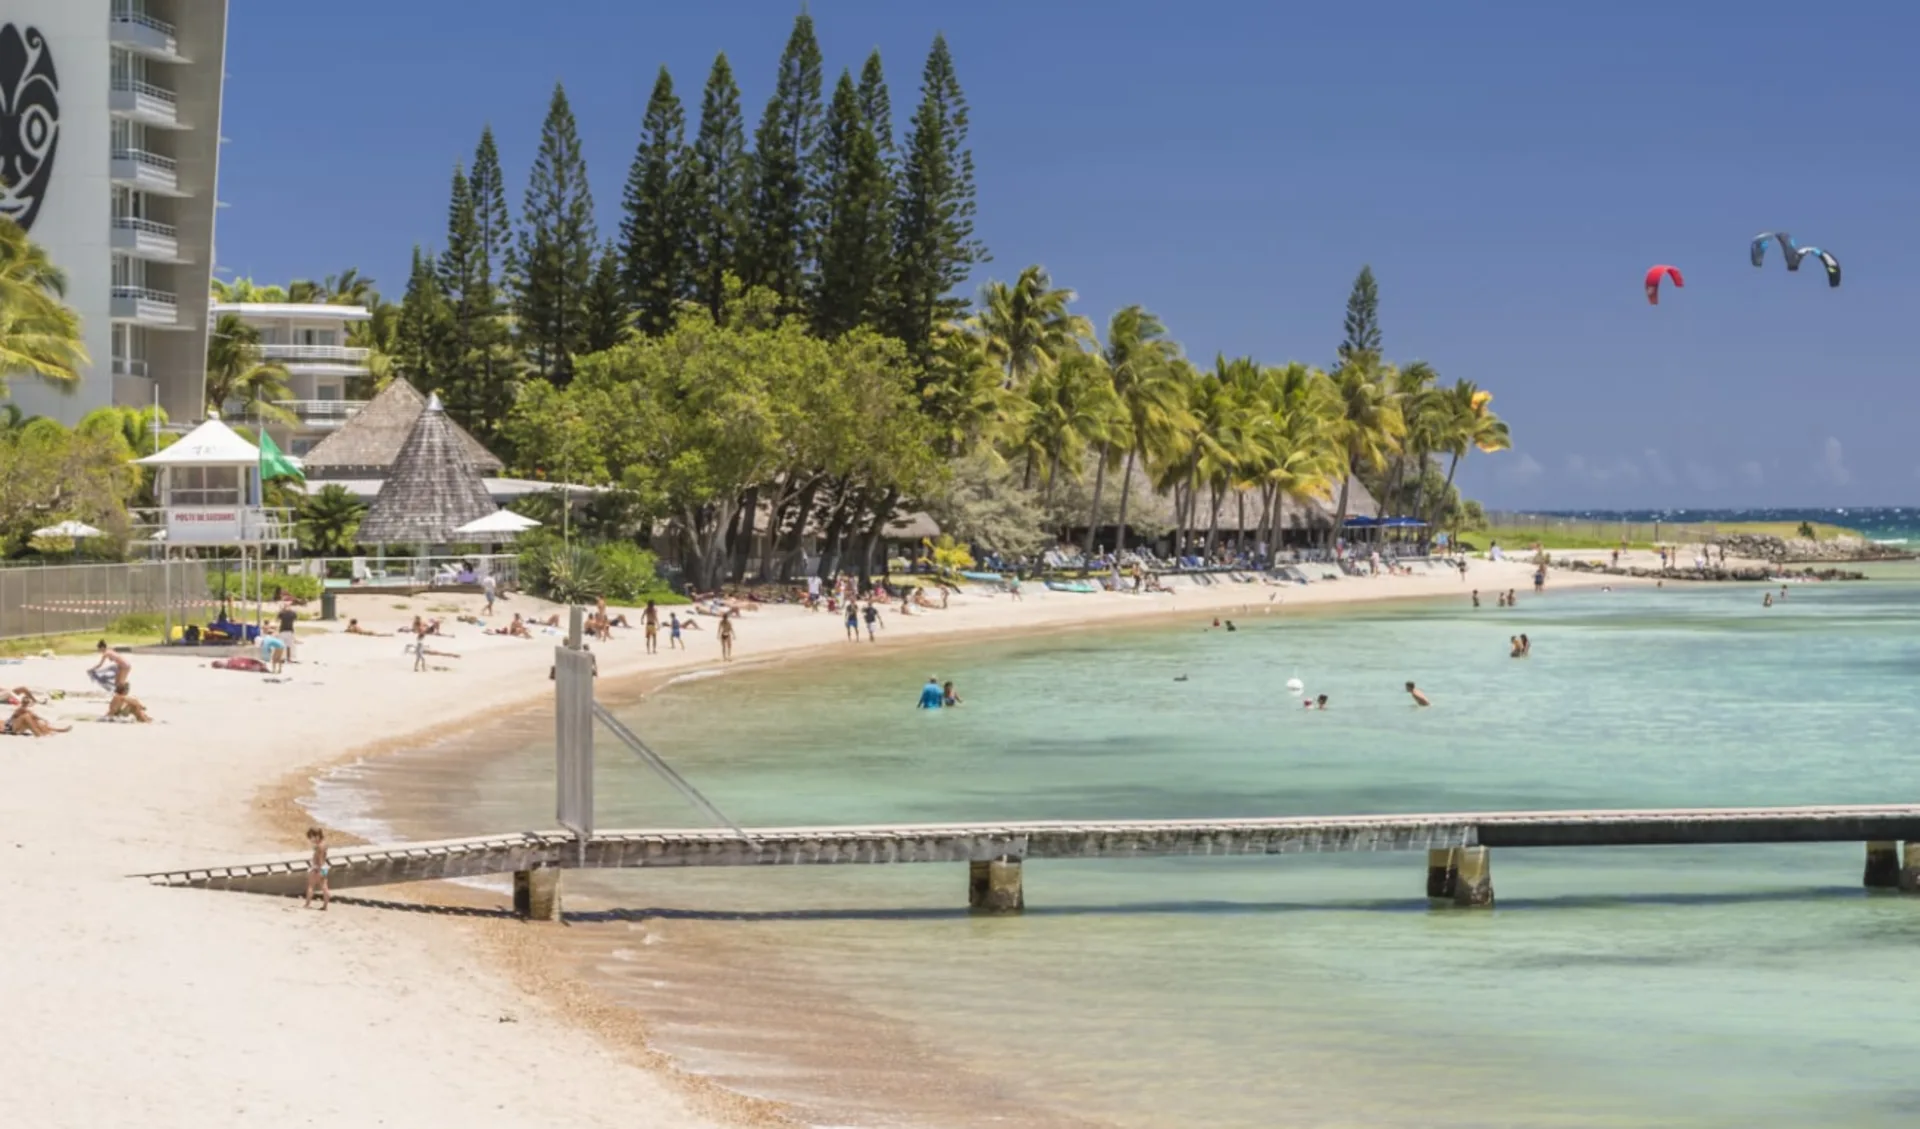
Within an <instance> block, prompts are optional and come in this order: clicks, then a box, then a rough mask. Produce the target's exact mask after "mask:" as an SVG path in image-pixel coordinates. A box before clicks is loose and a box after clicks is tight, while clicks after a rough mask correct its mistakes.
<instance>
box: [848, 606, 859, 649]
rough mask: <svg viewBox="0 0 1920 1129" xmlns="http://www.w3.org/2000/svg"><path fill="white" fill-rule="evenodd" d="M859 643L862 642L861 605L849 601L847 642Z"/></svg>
mask: <svg viewBox="0 0 1920 1129" xmlns="http://www.w3.org/2000/svg"><path fill="white" fill-rule="evenodd" d="M859 641H860V605H858V604H855V603H852V602H851V601H849V602H848V604H847V642H849V643H858V642H859Z"/></svg>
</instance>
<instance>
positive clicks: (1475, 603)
mask: <svg viewBox="0 0 1920 1129" xmlns="http://www.w3.org/2000/svg"><path fill="white" fill-rule="evenodd" d="M1473 606H1474V607H1476V608H1477V607H1479V606H1480V589H1478V588H1475V589H1474V590H1473Z"/></svg>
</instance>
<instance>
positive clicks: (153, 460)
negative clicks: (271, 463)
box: [135, 415, 260, 466]
mask: <svg viewBox="0 0 1920 1129" xmlns="http://www.w3.org/2000/svg"><path fill="white" fill-rule="evenodd" d="M135 461H136V462H138V463H139V464H140V465H141V466H252V465H254V464H255V463H258V462H259V461H260V448H258V447H256V446H254V445H253V444H251V443H249V442H247V441H246V440H245V439H242V438H240V436H239V434H238V433H237V432H235V431H234V430H233V428H231V427H228V426H227V425H226V424H224V423H221V422H220V417H219V416H218V415H209V416H208V417H207V422H205V423H203V424H201V425H200V426H199V427H196V428H194V429H193V430H192V431H189V432H187V433H186V434H185V435H182V436H181V437H180V438H179V439H177V440H175V441H174V442H173V443H171V444H169V445H168V446H167V447H166V448H165V449H164V450H161V451H158V452H156V453H154V454H151V455H148V456H147V457H146V458H144V459H138V460H135Z"/></svg>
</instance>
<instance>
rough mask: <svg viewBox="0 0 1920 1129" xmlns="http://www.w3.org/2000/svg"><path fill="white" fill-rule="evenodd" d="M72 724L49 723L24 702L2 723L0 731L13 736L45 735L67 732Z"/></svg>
mask: <svg viewBox="0 0 1920 1129" xmlns="http://www.w3.org/2000/svg"><path fill="white" fill-rule="evenodd" d="M72 728H73V726H71V725H64V726H63V725H49V724H47V722H46V720H45V719H44V718H42V717H41V716H40V715H39V714H37V713H34V712H33V710H32V709H31V708H29V707H28V706H27V705H25V704H24V703H23V704H22V705H21V706H20V708H19V709H16V710H14V711H13V716H11V717H9V718H7V721H6V724H5V725H0V733H5V734H7V735H9V736H13V737H45V736H47V735H49V734H52V733H65V732H66V731H67V730H69V729H72Z"/></svg>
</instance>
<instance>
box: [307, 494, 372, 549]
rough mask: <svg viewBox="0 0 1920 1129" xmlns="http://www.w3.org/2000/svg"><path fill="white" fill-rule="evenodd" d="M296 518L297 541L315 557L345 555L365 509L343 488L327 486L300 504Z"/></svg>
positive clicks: (351, 545)
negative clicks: (321, 554)
mask: <svg viewBox="0 0 1920 1129" xmlns="http://www.w3.org/2000/svg"><path fill="white" fill-rule="evenodd" d="M298 509H299V513H298V514H297V515H296V518H297V521H298V523H299V534H300V540H301V541H302V542H304V543H305V544H306V547H307V548H308V549H311V550H313V551H315V552H319V553H348V552H351V551H352V550H353V545H354V541H353V537H354V534H355V533H356V532H357V531H358V530H359V528H360V519H361V518H362V517H365V516H366V513H367V507H366V506H365V505H363V504H362V503H361V501H360V499H358V498H356V497H354V496H353V495H352V494H351V493H350V492H348V490H347V488H346V487H344V486H341V485H339V484H338V483H331V484H329V485H327V486H324V487H322V488H321V489H319V490H318V491H316V492H314V493H312V494H309V495H307V496H306V497H305V498H304V499H302V500H301V502H300V505H299V507H298Z"/></svg>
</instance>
